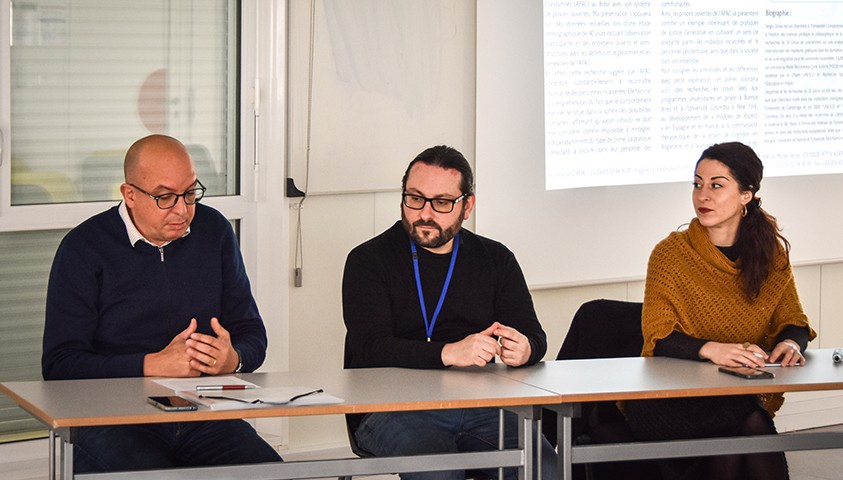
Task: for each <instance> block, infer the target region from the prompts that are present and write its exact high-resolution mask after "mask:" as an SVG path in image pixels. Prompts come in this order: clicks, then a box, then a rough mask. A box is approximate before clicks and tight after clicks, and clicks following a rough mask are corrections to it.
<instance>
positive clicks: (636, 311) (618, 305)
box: [542, 299, 661, 480]
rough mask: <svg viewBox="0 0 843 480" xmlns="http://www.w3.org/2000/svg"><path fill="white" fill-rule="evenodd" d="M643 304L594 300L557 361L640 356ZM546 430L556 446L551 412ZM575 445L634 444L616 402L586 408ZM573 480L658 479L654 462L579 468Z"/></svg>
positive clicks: (578, 317) (575, 427)
mask: <svg viewBox="0 0 843 480" xmlns="http://www.w3.org/2000/svg"><path fill="white" fill-rule="evenodd" d="M641 309H642V304H641V303H640V302H626V301H620V300H607V299H599V300H591V301H589V302H586V303H584V304H582V305H581V306H580V308H579V309H578V310H577V312H576V313H575V314H574V318H573V320H572V321H571V327H570V328H569V329H568V333H567V335H566V336H565V340H564V341H563V342H562V347H561V348H560V349H559V353H558V354H557V355H556V359H557V360H575V359H589V358H618V357H637V356H639V355H640V354H641V348H642V347H643V345H644V337H643V336H642V334H641ZM542 431H543V432H544V434H545V436H546V437H547V439H548V440H550V441H551V443H555V441H556V413H555V412H552V411H549V410H546V411H545V412H544V414H543V421H542ZM571 434H572V437H573V439H574V443H577V444H599V443H617V442H631V441H634V438H633V436H632V432H631V431H630V430H629V426H628V425H627V424H626V419H625V418H624V416H623V414H622V413H621V412H620V411H619V410H618V408H617V406H616V404H615V402H591V403H584V404H582V408H581V416H580V417H578V418H574V419H572V421H571ZM574 467H575V468H574V471H573V473H574V478H589V479H595V480H596V479H603V478H606V479H610V478H611V479H616V478H624V479H648V480H653V479H659V478H661V477H660V474H659V469H658V466H657V464H656V463H655V462H652V461H637V462H611V463H596V464H593V465H588V466H585V465H574Z"/></svg>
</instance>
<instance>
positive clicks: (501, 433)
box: [498, 408, 506, 480]
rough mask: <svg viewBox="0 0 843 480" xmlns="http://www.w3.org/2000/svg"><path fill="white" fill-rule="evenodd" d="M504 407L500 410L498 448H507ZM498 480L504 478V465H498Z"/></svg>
mask: <svg viewBox="0 0 843 480" xmlns="http://www.w3.org/2000/svg"><path fill="white" fill-rule="evenodd" d="M504 413H505V410H504V409H502V408H501V409H499V410H498V450H503V449H504V448H506V443H505V442H504V430H505V429H504ZM498 480H503V467H498Z"/></svg>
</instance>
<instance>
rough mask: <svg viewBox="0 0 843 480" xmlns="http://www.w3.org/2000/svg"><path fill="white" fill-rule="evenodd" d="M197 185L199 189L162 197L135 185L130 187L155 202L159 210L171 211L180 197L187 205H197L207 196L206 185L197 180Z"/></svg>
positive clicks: (167, 194)
mask: <svg viewBox="0 0 843 480" xmlns="http://www.w3.org/2000/svg"><path fill="white" fill-rule="evenodd" d="M196 185H199V187H197V188H191V189H190V190H187V191H185V192H184V193H165V194H162V195H153V194H151V193H149V192H147V191H146V190H144V189H142V188H140V187H139V186H137V185H135V184H132V183H130V184H129V186H130V187H132V188H134V189H137V190H138V191H139V192H141V193H143V194H145V195H147V196H148V197H149V198H151V199H153V200H155V204H156V205H158V208H160V209H161V210H169V209H171V208H173V207H175V206H176V203H178V202H179V197H182V198H183V199H184V203H185V205H195V204H196V202H198V201H199V200H202V197H204V196H205V190H207V189H206V188H205V185H202V182H200V181H199V180H196Z"/></svg>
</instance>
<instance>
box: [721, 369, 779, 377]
mask: <svg viewBox="0 0 843 480" xmlns="http://www.w3.org/2000/svg"><path fill="white" fill-rule="evenodd" d="M718 370H720V371H721V372H723V373H725V374H728V375H734V376H736V377H740V378H745V379H747V380H761V379H763V378H773V377H775V375H773V373H772V372H768V371H766V370H761V369H759V368H752V367H720V368H719V369H718Z"/></svg>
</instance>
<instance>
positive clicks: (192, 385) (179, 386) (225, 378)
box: [153, 375, 260, 391]
mask: <svg viewBox="0 0 843 480" xmlns="http://www.w3.org/2000/svg"><path fill="white" fill-rule="evenodd" d="M153 382H155V383H157V384H159V385H163V386H165V387H167V388H169V389H172V390H174V391H179V390H196V387H198V386H200V385H248V386H252V387H255V388H260V387H259V386H258V385H255V384H254V383H252V382H247V381H246V380H243V379H242V378H240V377H235V376H233V375H220V376H216V377H190V378H158V379H155V380H153Z"/></svg>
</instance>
